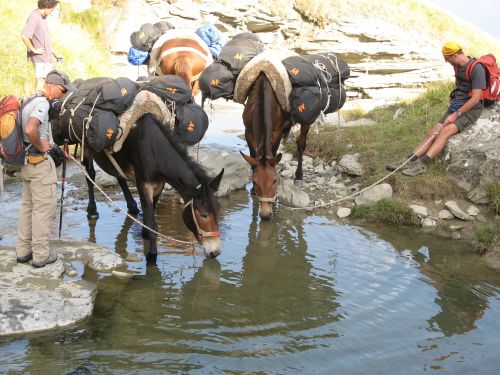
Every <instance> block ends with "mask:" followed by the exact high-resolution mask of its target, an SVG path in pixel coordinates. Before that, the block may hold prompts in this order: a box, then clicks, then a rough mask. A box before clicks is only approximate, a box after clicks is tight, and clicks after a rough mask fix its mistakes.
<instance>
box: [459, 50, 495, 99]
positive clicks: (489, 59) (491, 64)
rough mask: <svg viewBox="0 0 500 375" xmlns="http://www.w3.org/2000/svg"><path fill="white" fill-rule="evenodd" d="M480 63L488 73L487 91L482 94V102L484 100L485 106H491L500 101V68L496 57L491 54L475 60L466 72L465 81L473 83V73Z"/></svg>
mask: <svg viewBox="0 0 500 375" xmlns="http://www.w3.org/2000/svg"><path fill="white" fill-rule="evenodd" d="M477 63H480V64H482V65H483V67H484V71H485V73H486V89H484V90H483V92H482V93H481V100H484V102H485V105H491V104H493V103H494V102H497V101H499V100H500V68H499V67H498V65H497V60H496V59H495V56H493V55H492V54H491V53H490V54H487V55H484V56H481V57H480V58H478V59H474V60H473V61H472V62H471V63H470V64H469V66H468V67H467V70H466V71H465V79H466V80H467V81H471V72H472V70H473V69H474V67H475V66H476V64H477Z"/></svg>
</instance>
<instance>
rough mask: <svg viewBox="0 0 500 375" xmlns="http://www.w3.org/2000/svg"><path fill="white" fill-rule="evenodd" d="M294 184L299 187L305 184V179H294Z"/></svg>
mask: <svg viewBox="0 0 500 375" xmlns="http://www.w3.org/2000/svg"><path fill="white" fill-rule="evenodd" d="M293 184H294V185H295V186H297V187H302V186H304V180H293Z"/></svg>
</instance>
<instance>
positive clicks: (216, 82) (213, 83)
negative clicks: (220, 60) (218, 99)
mask: <svg viewBox="0 0 500 375" xmlns="http://www.w3.org/2000/svg"><path fill="white" fill-rule="evenodd" d="M210 84H211V85H212V86H219V80H218V79H212V82H210Z"/></svg>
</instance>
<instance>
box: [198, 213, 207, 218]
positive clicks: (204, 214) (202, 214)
mask: <svg viewBox="0 0 500 375" xmlns="http://www.w3.org/2000/svg"><path fill="white" fill-rule="evenodd" d="M200 216H201V217H202V219H208V214H207V213H205V212H203V213H201V214H200Z"/></svg>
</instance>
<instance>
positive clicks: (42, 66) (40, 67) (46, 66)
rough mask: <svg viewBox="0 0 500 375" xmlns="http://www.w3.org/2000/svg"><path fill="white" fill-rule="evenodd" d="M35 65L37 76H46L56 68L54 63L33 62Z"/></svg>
mask: <svg viewBox="0 0 500 375" xmlns="http://www.w3.org/2000/svg"><path fill="white" fill-rule="evenodd" d="M33 66H34V67H35V78H45V77H47V74H48V73H49V72H50V71H51V70H52V69H54V68H53V67H52V63H33Z"/></svg>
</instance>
